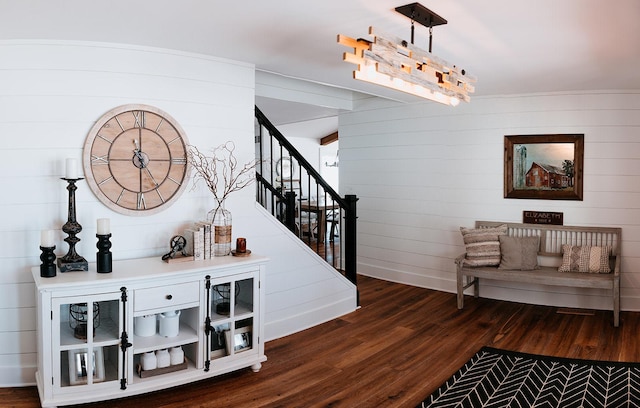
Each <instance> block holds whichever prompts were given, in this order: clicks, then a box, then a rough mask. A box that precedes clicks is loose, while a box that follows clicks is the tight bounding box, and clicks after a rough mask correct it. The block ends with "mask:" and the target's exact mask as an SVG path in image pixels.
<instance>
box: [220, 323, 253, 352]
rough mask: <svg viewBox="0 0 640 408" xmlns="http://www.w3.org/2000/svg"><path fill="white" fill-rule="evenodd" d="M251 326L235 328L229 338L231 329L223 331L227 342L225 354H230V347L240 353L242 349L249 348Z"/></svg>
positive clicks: (250, 345)
mask: <svg viewBox="0 0 640 408" xmlns="http://www.w3.org/2000/svg"><path fill="white" fill-rule="evenodd" d="M252 336H253V333H251V326H246V327H240V328H238V329H236V330H235V332H234V334H233V339H231V330H227V331H226V332H225V337H226V338H225V340H226V344H227V354H231V348H232V347H233V352H234V353H236V354H237V353H241V352H243V351H247V350H251V347H252V344H251V343H252V341H251V339H252Z"/></svg>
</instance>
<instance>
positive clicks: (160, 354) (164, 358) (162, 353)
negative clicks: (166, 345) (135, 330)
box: [156, 349, 171, 368]
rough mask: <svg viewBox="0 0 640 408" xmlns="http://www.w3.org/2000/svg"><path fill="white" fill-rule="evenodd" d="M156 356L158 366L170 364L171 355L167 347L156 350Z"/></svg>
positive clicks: (162, 366)
mask: <svg viewBox="0 0 640 408" xmlns="http://www.w3.org/2000/svg"><path fill="white" fill-rule="evenodd" d="M156 358H157V359H158V368H164V367H169V366H170V365H171V356H170V355H169V350H167V349H162V350H158V351H156Z"/></svg>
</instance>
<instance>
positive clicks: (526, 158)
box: [504, 134, 584, 201]
mask: <svg viewBox="0 0 640 408" xmlns="http://www.w3.org/2000/svg"><path fill="white" fill-rule="evenodd" d="M583 165H584V134H548V135H508V136H505V137H504V198H529V199H538V200H580V201H582V184H583V171H584V169H583Z"/></svg>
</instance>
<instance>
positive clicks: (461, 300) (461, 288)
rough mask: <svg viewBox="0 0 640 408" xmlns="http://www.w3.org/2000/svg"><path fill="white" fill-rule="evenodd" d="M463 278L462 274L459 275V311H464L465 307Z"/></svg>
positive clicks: (457, 279)
mask: <svg viewBox="0 0 640 408" xmlns="http://www.w3.org/2000/svg"><path fill="white" fill-rule="evenodd" d="M462 280H463V277H462V274H461V273H460V272H458V273H457V278H456V281H457V284H458V285H457V287H458V309H462V308H463V307H464V283H463V282H462Z"/></svg>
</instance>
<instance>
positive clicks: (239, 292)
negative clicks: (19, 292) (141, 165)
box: [32, 255, 268, 407]
mask: <svg viewBox="0 0 640 408" xmlns="http://www.w3.org/2000/svg"><path fill="white" fill-rule="evenodd" d="M267 261H268V260H267V258H264V257H260V256H257V255H251V256H248V257H233V256H225V257H216V258H213V259H211V260H205V261H192V262H177V263H166V262H163V261H162V260H161V259H160V258H159V257H158V258H145V259H132V260H123V261H115V262H113V272H111V273H104V274H103V273H97V272H96V268H95V265H90V267H89V271H77V272H76V271H74V272H65V273H60V272H58V274H57V276H55V277H53V278H43V277H40V268H39V267H34V268H33V269H32V273H33V278H34V281H35V284H36V292H37V293H36V296H37V313H38V316H37V330H38V331H37V336H38V370H37V372H36V383H37V386H38V392H39V394H40V401H41V403H42V406H43V407H53V406H63V405H69V404H78V403H85V402H91V401H99V400H106V399H113V398H122V397H126V396H129V395H134V394H141V393H145V392H150V391H156V390H160V389H163V388H168V387H173V386H177V385H181V384H185V383H189V382H192V381H197V380H201V379H204V378H208V377H212V376H216V375H219V374H223V373H226V372H229V371H233V370H238V369H241V368H246V367H251V369H252V370H254V371H258V370H260V368H261V365H262V362H264V361H265V360H266V359H267V358H266V356H265V354H264V298H265V297H264V278H265V270H266V263H267ZM167 354H169V355H170V356H171V358H170V359H169V358H168V357H167Z"/></svg>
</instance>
